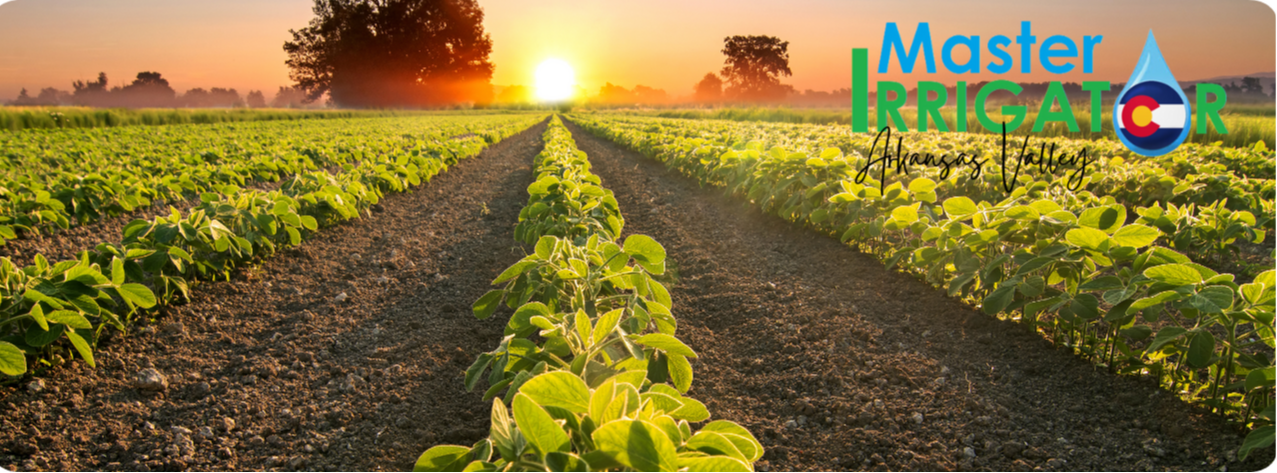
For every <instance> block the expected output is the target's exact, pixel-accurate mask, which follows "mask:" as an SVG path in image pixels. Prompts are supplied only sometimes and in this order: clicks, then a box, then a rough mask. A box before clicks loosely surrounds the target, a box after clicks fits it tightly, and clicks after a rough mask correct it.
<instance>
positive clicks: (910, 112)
mask: <svg viewBox="0 0 1277 473" xmlns="http://www.w3.org/2000/svg"><path fill="white" fill-rule="evenodd" d="M1075 106H1076V105H1075ZM1108 107H1109V105H1106V106H1105V108H1106V109H1107V108H1108ZM1035 108H1036V107H1035V106H1030V107H1029V110H1030V112H1029V113H1027V114H1026V115H1025V118H1024V123H1023V124H1022V125H1020V129H1019V130H1017V131H1016V133H1019V134H1023V133H1024V132H1025V131H1027V130H1029V129H1031V127H1032V125H1033V120H1034V119H1035V118H1037V113H1036V112H1035V111H1033V110H1035ZM996 110H997V109H996V108H992V109H991V110H990V112H989V117H990V118H992V119H994V120H998V119H999V117H1000V115H999V113H998V112H997V111H996ZM1073 112H1074V115H1075V116H1076V117H1077V125H1078V131H1077V132H1071V131H1069V129H1068V127H1067V126H1066V125H1064V124H1062V123H1050V124H1047V125H1046V126H1045V127H1044V128H1043V130H1042V131H1041V132H1040V133H1035V135H1036V136H1044V137H1064V138H1073V139H1088V140H1090V139H1097V138H1109V139H1116V135H1114V133H1113V123H1112V122H1111V121H1109V120H1108V119H1107V117H1108V115H1107V112H1106V114H1105V117H1106V119H1105V121H1104V123H1103V128H1102V131H1100V132H1098V133H1096V132H1092V131H1090V130H1091V117H1090V113H1089V112H1088V111H1087V110H1085V109H1074V110H1073ZM631 113H634V114H639V115H648V116H657V117H662V118H691V119H712V120H732V121H739V122H775V123H806V124H814V125H847V124H849V123H851V112H850V111H849V110H847V109H842V108H824V109H821V108H817V109H803V108H783V107H782V108H719V109H685V110H657V111H643V112H631ZM940 114H941V116H942V118H943V119H944V121H945V123H946V124H947V125H948V126H949V127H950V130H951V131H952V130H953V128H954V124H955V123H956V122H957V112H956V111H954V110H953V109H952V108H946V109H943V110H942V111H941V112H940ZM900 115H901V116H902V117H904V120H905V123H906V125H905V126H906V127H907V128H908V129H909V130H911V131H915V130H917V128H918V111H917V109H914V108H909V109H901V110H900ZM1221 116H1222V118H1223V119H1224V126H1225V127H1227V128H1228V134H1227V135H1223V134H1220V133H1218V132H1217V131H1215V129H1214V128H1207V130H1208V131H1207V133H1205V134H1201V135H1199V134H1197V133H1196V132H1194V133H1190V134H1189V135H1188V139H1187V140H1186V141H1187V142H1189V143H1214V142H1217V141H1219V142H1222V144H1223V145H1224V146H1230V147H1241V146H1253V145H1254V143H1255V142H1257V141H1263V142H1264V144H1265V145H1266V146H1267V147H1268V149H1273V147H1274V145H1275V144H1277V109H1275V108H1274V107H1273V106H1272V105H1238V106H1236V107H1225V109H1224V111H1223V113H1222V114H1221ZM876 122H877V111H876V110H874V109H870V110H869V124H870V127H875V126H876ZM928 126H929V128H930V129H931V130H935V125H934V124H933V123H930V122H928ZM967 130H968V131H971V132H977V133H985V132H986V131H985V129H984V127H982V126H980V122H979V121H978V120H977V118H976V116H975V113H974V112H969V113H968V114H967Z"/></svg>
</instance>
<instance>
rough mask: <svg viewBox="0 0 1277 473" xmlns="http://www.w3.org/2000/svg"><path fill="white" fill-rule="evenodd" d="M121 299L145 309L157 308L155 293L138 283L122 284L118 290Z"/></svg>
mask: <svg viewBox="0 0 1277 473" xmlns="http://www.w3.org/2000/svg"><path fill="white" fill-rule="evenodd" d="M116 291H118V292H119V293H120V297H122V298H124V300H126V301H129V302H130V303H132V304H133V305H136V306H138V307H141V308H143V309H150V308H151V307H155V293H153V292H151V290H150V289H148V288H147V287H146V286H143V285H141V284H138V283H128V284H122V285H120V287H117V288H116Z"/></svg>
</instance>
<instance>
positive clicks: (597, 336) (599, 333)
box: [593, 309, 625, 345]
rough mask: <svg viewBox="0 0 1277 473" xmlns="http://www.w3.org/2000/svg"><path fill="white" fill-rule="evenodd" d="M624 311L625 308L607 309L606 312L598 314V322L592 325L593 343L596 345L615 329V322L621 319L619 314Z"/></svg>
mask: <svg viewBox="0 0 1277 473" xmlns="http://www.w3.org/2000/svg"><path fill="white" fill-rule="evenodd" d="M624 313H625V309H616V310H611V311H608V312H607V313H606V314H603V315H601V316H599V319H598V323H597V324H595V325H594V336H593V338H594V344H595V345H598V344H600V343H603V340H606V339H607V336H608V335H609V334H611V333H612V330H615V329H616V324H617V322H620V320H621V314H624Z"/></svg>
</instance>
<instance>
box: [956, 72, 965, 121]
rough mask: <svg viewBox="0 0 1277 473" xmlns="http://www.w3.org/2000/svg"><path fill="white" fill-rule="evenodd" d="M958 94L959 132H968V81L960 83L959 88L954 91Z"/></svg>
mask: <svg viewBox="0 0 1277 473" xmlns="http://www.w3.org/2000/svg"><path fill="white" fill-rule="evenodd" d="M954 92H957V93H958V123H957V125H958V126H957V127H956V128H957V130H958V131H967V83H966V81H961V80H960V81H958V88H957V89H955V90H954Z"/></svg>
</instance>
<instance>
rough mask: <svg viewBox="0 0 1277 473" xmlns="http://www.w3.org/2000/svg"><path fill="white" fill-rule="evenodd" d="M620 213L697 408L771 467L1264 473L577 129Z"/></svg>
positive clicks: (983, 324)
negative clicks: (658, 280)
mask: <svg viewBox="0 0 1277 473" xmlns="http://www.w3.org/2000/svg"><path fill="white" fill-rule="evenodd" d="M569 128H570V129H571V130H572V132H573V136H574V138H575V139H576V142H577V145H578V146H579V147H580V148H581V149H582V150H584V151H585V152H586V154H587V155H588V156H589V157H590V161H591V163H592V164H593V171H594V172H595V173H596V174H598V175H599V176H600V178H601V179H602V181H603V185H604V187H606V188H608V189H611V190H612V191H613V192H614V193H615V194H616V198H617V200H618V201H619V202H620V206H621V212H622V214H623V215H624V216H625V224H626V225H625V234H627V235H632V234H645V235H649V236H651V237H653V238H655V239H656V240H657V241H659V242H661V244H662V245H664V246H665V249H666V251H667V252H668V255H669V258H670V259H671V260H673V261H675V262H676V263H677V272H678V275H679V277H680V282H679V284H677V285H674V286H673V287H672V288H671V291H670V292H671V294H672V295H673V297H674V313H675V315H676V317H678V319H679V331H678V333H679V337H680V338H682V339H683V340H684V341H685V342H687V343H688V344H689V345H690V346H691V347H692V348H693V349H694V350H696V352H697V353H699V354H700V358H699V359H697V360H695V361H694V364H693V369H694V371H695V375H696V378H695V381H694V382H693V383H692V390H691V392H690V395H691V396H693V397H695V398H697V399H700V400H702V401H703V402H705V403H706V405H707V407H709V409H710V412H711V413H712V414H713V416H714V418H716V419H728V420H733V421H736V422H738V423H741V424H742V425H744V426H746V427H747V428H749V429H750V431H751V432H754V433H755V435H758V436H759V440H760V441H761V442H762V443H763V445H764V447H765V448H766V449H767V454H766V456H764V459H763V461H762V462H760V463H759V464H758V465H757V466H758V469H759V470H760V471H763V470H774V471H783V470H833V471H837V470H875V471H882V470H1003V471H1036V470H1070V471H1087V470H1125V471H1161V470H1208V469H1209V470H1216V471H1218V470H1219V469H1220V468H1222V467H1226V468H1227V470H1229V471H1239V470H1258V469H1262V468H1264V467H1266V466H1267V465H1270V464H1271V463H1272V462H1273V458H1274V451H1273V449H1271V448H1270V449H1267V450H1266V451H1256V452H1253V453H1252V455H1251V457H1250V458H1248V459H1247V461H1245V462H1237V461H1236V453H1235V452H1236V449H1237V447H1238V446H1239V445H1240V444H1241V439H1242V436H1241V433H1240V432H1239V431H1238V430H1237V429H1236V428H1235V427H1233V426H1231V425H1229V424H1228V423H1226V422H1225V421H1224V420H1223V419H1222V418H1220V417H1219V416H1216V415H1212V414H1210V413H1208V412H1205V410H1204V409H1202V408H1199V407H1196V406H1192V405H1190V404H1188V403H1185V402H1183V401H1181V400H1179V399H1178V398H1176V397H1175V396H1174V395H1172V394H1170V393H1168V392H1166V391H1164V390H1161V389H1158V388H1157V386H1156V384H1155V383H1154V382H1153V381H1152V380H1150V379H1141V378H1136V377H1129V376H1114V375H1110V374H1108V373H1107V372H1106V371H1104V370H1103V369H1102V368H1098V367H1096V366H1094V365H1092V364H1090V363H1088V362H1087V361H1085V360H1082V359H1080V358H1078V357H1076V356H1074V355H1072V354H1071V353H1069V352H1068V351H1066V350H1061V349H1057V348H1055V347H1054V346H1052V345H1051V344H1050V343H1049V342H1047V341H1046V340H1044V339H1043V338H1042V337H1041V336H1039V335H1038V334H1036V333H1034V332H1033V331H1032V330H1030V329H1029V328H1028V327H1026V326H1024V325H1021V324H1018V323H1015V322H1010V321H1002V320H998V319H996V318H994V317H990V316H987V315H985V314H983V313H981V312H979V311H976V310H973V309H972V308H971V307H969V306H967V305H965V304H963V303H962V302H961V301H959V300H957V299H954V298H950V297H947V296H946V295H945V294H944V293H943V292H942V291H939V290H936V289H933V288H932V287H930V286H929V285H927V284H926V283H924V282H922V281H919V280H917V279H915V278H913V277H911V276H909V275H907V274H904V273H900V272H897V271H891V270H887V269H886V268H885V267H884V266H883V265H882V264H881V263H880V262H878V261H877V260H875V259H874V258H873V257H872V256H869V255H864V254H861V253H858V252H857V251H855V250H854V249H852V248H850V247H848V246H845V245H842V244H840V243H839V242H838V241H837V240H835V239H832V238H829V237H826V236H824V235H820V234H818V233H816V232H813V231H808V230H804V229H802V228H799V227H798V226H796V225H793V224H791V223H790V222H786V221H784V220H782V219H780V218H777V217H773V216H770V215H765V214H762V213H761V212H759V211H758V210H756V209H754V208H752V207H747V206H746V205H744V204H743V203H742V201H740V200H737V199H733V198H729V197H727V196H724V195H723V192H722V190H720V189H707V188H702V187H701V186H700V185H699V184H698V183H697V182H696V181H694V180H692V179H689V178H686V177H684V176H681V175H679V174H677V173H675V172H671V171H667V170H666V169H664V167H663V166H662V165H661V164H660V163H658V162H656V161H654V160H650V159H647V158H645V157H643V156H641V155H639V154H637V153H633V152H629V151H626V150H623V149H621V148H620V147H618V146H616V145H615V144H613V143H611V142H609V141H606V140H603V139H600V138H597V137H594V136H593V135H590V134H589V133H588V132H585V131H583V130H582V129H580V128H578V127H576V126H575V125H571V124H569Z"/></svg>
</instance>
